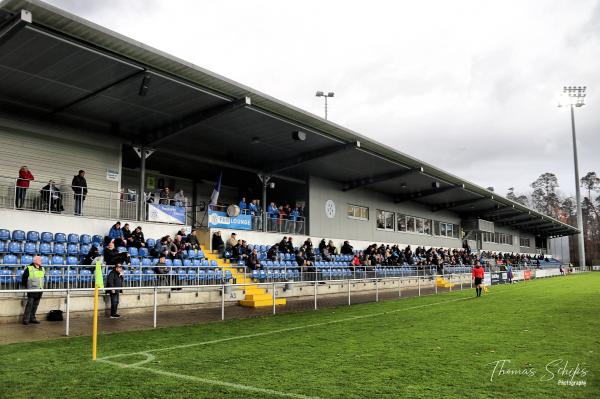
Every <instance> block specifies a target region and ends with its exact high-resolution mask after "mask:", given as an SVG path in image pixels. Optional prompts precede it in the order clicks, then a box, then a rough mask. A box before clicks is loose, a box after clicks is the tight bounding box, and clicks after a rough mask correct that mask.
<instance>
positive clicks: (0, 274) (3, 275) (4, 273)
mask: <svg viewBox="0 0 600 399" xmlns="http://www.w3.org/2000/svg"><path fill="white" fill-rule="evenodd" d="M13 281H14V278H13V276H12V272H11V271H10V270H9V269H0V284H11V283H12V282H13Z"/></svg>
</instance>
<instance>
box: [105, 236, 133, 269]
mask: <svg viewBox="0 0 600 399" xmlns="http://www.w3.org/2000/svg"><path fill="white" fill-rule="evenodd" d="M102 255H103V256H104V263H105V264H107V265H116V264H117V263H125V261H127V260H128V258H129V254H128V253H127V252H119V251H117V249H116V248H115V243H114V241H111V242H109V243H108V245H107V246H106V248H104V253H103V254H102Z"/></svg>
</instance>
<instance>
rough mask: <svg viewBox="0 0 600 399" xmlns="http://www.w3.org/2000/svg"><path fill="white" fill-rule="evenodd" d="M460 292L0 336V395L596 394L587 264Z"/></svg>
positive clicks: (595, 320)
mask: <svg viewBox="0 0 600 399" xmlns="http://www.w3.org/2000/svg"><path fill="white" fill-rule="evenodd" d="M473 296H474V290H473V291H471V290H469V291H462V292H460V291H458V292H453V293H448V294H440V295H431V296H427V297H420V298H407V299H402V300H397V301H386V302H380V303H374V304H365V305H353V306H351V307H340V308H333V309H322V310H319V311H311V312H306V313H298V314H286V315H279V316H271V317H261V318H254V319H245V320H233V321H227V322H220V323H212V324H205V325H197V326H186V327H173V328H164V329H157V330H151V331H141V332H127V333H119V334H107V335H101V336H100V338H99V355H98V356H99V358H100V359H101V361H98V362H95V363H94V362H92V361H91V360H90V338H89V337H88V338H71V339H61V340H54V341H45V342H36V343H27V344H13V345H5V346H0V378H1V380H2V384H1V388H0V396H1V397H3V398H29V397H45V398H50V397H71V398H83V397H105V398H106V397H118V398H138V397H140V398H141V397H143V398H165V397H190V398H265V397H273V398H276V397H293V398H304V397H322V398H379V397H394V398H395V397H407V398H432V397H434V398H440V397H443V398H455V397H456V398H463V397H476V398H480V397H489V398H525V397H527V398H557V397H565V398H567V397H568V398H598V397H600V377H599V376H600V334H599V332H600V307H599V306H600V273H596V274H590V273H587V274H582V275H575V276H569V277H564V278H562V277H561V278H552V279H545V280H536V281H531V282H527V283H526V284H522V283H520V284H516V285H513V286H498V287H492V288H491V289H490V293H489V295H485V294H484V296H483V297H482V298H473ZM123 322H126V320H123ZM0 331H1V328H0ZM559 359H561V360H560V362H558V360H559ZM500 360H509V361H510V363H504V367H503V370H504V371H506V369H507V368H509V369H510V370H511V371H512V372H517V371H518V372H519V374H516V375H514V374H502V373H500V363H498V362H499V361H500ZM565 362H568V364H566V367H562V368H564V369H565V370H564V372H565V373H566V372H570V374H571V375H567V374H564V375H561V366H565ZM495 366H497V367H496V373H494V375H493V380H492V379H491V377H492V372H493V370H494V367H495ZM576 367H577V372H576V373H575V375H573V369H576ZM546 368H548V370H549V371H547V370H546ZM551 376H552V377H553V378H551V379H550V377H551ZM559 380H572V381H585V383H586V385H585V386H564V385H559Z"/></svg>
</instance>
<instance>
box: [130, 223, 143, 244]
mask: <svg viewBox="0 0 600 399" xmlns="http://www.w3.org/2000/svg"><path fill="white" fill-rule="evenodd" d="M145 243H146V240H145V239H144V233H143V232H142V226H138V227H136V228H135V230H133V233H131V245H130V246H132V247H136V248H137V249H140V248H142V247H145V246H146V244H145Z"/></svg>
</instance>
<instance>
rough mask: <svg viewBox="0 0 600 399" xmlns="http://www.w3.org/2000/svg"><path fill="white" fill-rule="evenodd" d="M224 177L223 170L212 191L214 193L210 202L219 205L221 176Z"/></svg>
mask: <svg viewBox="0 0 600 399" xmlns="http://www.w3.org/2000/svg"><path fill="white" fill-rule="evenodd" d="M222 177H223V172H221V173H220V174H219V180H217V185H216V186H215V189H214V190H213V192H212V195H211V196H210V204H211V205H217V202H218V201H219V192H220V191H221V178H222Z"/></svg>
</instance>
